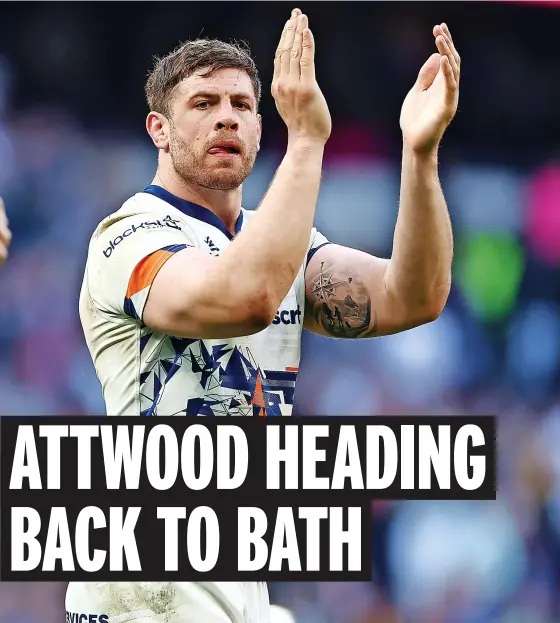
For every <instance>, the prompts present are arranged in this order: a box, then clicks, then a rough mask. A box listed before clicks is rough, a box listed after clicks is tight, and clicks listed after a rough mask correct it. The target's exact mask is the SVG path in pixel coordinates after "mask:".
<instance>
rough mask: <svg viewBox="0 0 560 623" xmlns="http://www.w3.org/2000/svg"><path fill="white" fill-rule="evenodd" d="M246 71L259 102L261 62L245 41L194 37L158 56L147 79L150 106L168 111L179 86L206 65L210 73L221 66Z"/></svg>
mask: <svg viewBox="0 0 560 623" xmlns="http://www.w3.org/2000/svg"><path fill="white" fill-rule="evenodd" d="M230 67H231V68H234V69H240V70H242V71H245V72H246V73H247V74H248V76H249V78H250V79H251V82H252V83H253V88H254V91H255V98H256V100H257V106H258V104H259V102H260V99H261V81H260V78H259V74H258V70H257V66H256V65H255V61H254V60H253V58H252V57H251V53H250V50H249V46H248V45H247V44H246V43H245V42H233V43H226V42H224V41H220V40H218V39H194V40H192V41H186V42H184V43H182V44H180V45H179V46H178V47H177V48H175V50H173V51H172V52H170V53H169V54H168V55H167V56H164V57H162V58H158V57H155V58H154V66H153V68H152V70H151V71H150V72H149V74H148V79H147V81H146V87H145V91H146V99H147V102H148V106H149V107H150V110H152V111H154V112H159V113H161V114H164V115H167V114H168V113H169V104H170V101H171V96H172V93H173V91H174V89H175V87H176V86H177V85H178V84H179V82H181V80H184V79H185V78H188V77H189V76H192V75H193V74H194V73H195V72H197V71H199V70H201V69H204V70H205V71H204V74H203V75H204V76H209V75H211V74H213V73H214V72H215V71H218V70H219V69H226V68H230Z"/></svg>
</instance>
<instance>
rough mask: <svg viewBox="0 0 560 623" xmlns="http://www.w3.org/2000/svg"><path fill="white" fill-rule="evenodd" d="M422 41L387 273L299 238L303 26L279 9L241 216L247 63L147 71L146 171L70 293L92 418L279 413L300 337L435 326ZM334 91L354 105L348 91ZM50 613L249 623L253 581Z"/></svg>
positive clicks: (244, 58)
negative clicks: (99, 398)
mask: <svg viewBox="0 0 560 623" xmlns="http://www.w3.org/2000/svg"><path fill="white" fill-rule="evenodd" d="M433 35H434V37H435V44H436V48H437V52H436V53H434V54H433V55H432V56H430V58H429V59H428V60H427V61H426V63H425V64H424V66H423V67H422V69H421V70H420V72H419V75H418V79H417V81H416V83H415V84H414V86H413V87H412V89H411V91H410V92H409V93H408V95H407V96H406V99H405V101H404V104H403V107H402V111H401V117H400V125H401V129H402V133H403V153H402V179H401V194H400V206H399V214H398V219H397V223H396V229H395V234H394V247H393V253H392V256H391V258H390V259H383V258H377V257H373V256H371V255H369V254H367V253H364V252H361V251H359V250H356V249H351V248H347V247H343V246H340V245H337V244H336V243H335V241H332V242H331V241H329V240H327V239H326V238H325V237H324V236H323V235H322V234H321V233H320V232H318V231H317V230H316V229H315V228H314V227H313V220H314V214H315V207H316V203H317V197H318V192H319V186H320V180H321V169H322V161H323V152H324V148H325V144H326V142H327V140H328V138H329V136H330V133H331V118H330V114H329V109H328V106H327V103H326V101H325V98H324V96H323V94H322V92H321V90H320V88H319V86H318V84H317V81H316V78H315V60H314V59H315V42H314V38H313V35H312V33H311V30H310V29H309V28H308V18H307V16H306V15H303V14H302V13H301V11H299V10H298V9H295V10H294V11H293V12H292V15H291V17H290V19H289V20H288V21H287V23H286V24H285V27H284V29H283V32H282V35H281V40H280V43H279V45H278V48H277V51H276V55H275V59H274V77H273V81H272V88H271V91H272V96H273V97H274V100H275V103H276V107H277V110H278V112H279V114H280V116H281V117H282V119H283V121H284V122H285V124H286V127H287V131H288V144H287V150H286V154H285V156H284V159H283V160H282V163H281V164H280V166H279V168H278V170H277V172H276V175H275V177H274V179H273V181H272V183H271V185H270V187H269V189H268V191H267V193H266V196H265V197H264V198H263V200H262V202H261V204H260V205H259V207H258V209H257V210H256V211H247V210H245V209H244V208H243V207H242V195H241V189H242V183H243V181H244V180H245V178H246V177H247V176H248V175H249V173H250V172H251V170H252V167H253V165H254V162H255V159H256V156H257V153H258V151H259V147H260V138H261V131H262V119H261V117H260V115H259V113H258V110H259V101H260V97H261V83H260V80H259V78H258V74H257V69H256V68H255V65H254V63H253V60H252V59H251V57H250V55H249V53H248V51H247V50H246V49H245V48H243V47H240V46H238V45H232V44H227V43H223V42H220V41H215V40H195V41H189V42H187V43H185V44H183V45H182V46H180V47H179V48H178V49H176V50H175V51H173V52H172V53H170V54H169V55H168V56H166V57H165V58H162V59H159V60H158V61H157V62H156V64H155V66H154V68H153V70H152V72H151V73H150V75H149V77H148V80H147V84H146V95H147V100H148V105H149V108H150V112H149V114H148V116H147V120H146V126H147V131H148V133H149V135H150V137H151V138H152V141H153V143H154V145H155V147H156V148H157V150H158V154H159V157H158V167H157V172H156V174H155V177H154V179H153V180H152V183H151V184H150V185H149V186H147V187H146V188H144V189H143V190H142V191H140V192H138V193H137V194H135V195H134V196H132V197H131V198H129V199H128V200H127V201H126V202H125V203H124V204H123V205H122V207H121V208H120V209H118V210H117V211H116V212H114V213H113V214H111V215H110V216H109V217H107V218H106V219H104V220H103V221H102V222H101V223H100V224H99V226H98V227H97V229H96V230H95V232H94V234H93V236H92V239H91V242H90V246H89V251H88V259H87V264H86V268H85V274H84V280H83V286H82V291H81V295H80V317H81V321H82V326H83V330H84V334H85V338H86V341H87V345H88V348H89V350H90V353H91V356H92V359H93V362H94V365H95V369H96V372H97V374H98V377H99V379H100V381H101V384H102V390H103V396H104V399H105V403H106V411H107V414H108V415H123V414H124V415H143V416H158V415H187V416H188V415H193V416H197V415H201V416H204V415H207V416H213V415H214V416H219V415H224V416H228V415H229V416H287V415H290V414H291V413H292V406H293V397H294V388H295V382H296V377H297V371H298V367H299V362H300V343H301V334H302V328H303V327H305V328H306V329H307V330H309V331H312V332H315V333H318V334H320V335H324V336H329V337H334V338H349V339H357V338H372V337H376V336H381V335H388V334H392V333H396V332H399V331H404V330H406V329H410V328H413V327H416V326H419V325H421V324H423V323H427V322H431V321H433V320H435V319H436V318H437V317H438V316H439V315H440V313H441V312H442V310H443V308H444V306H445V304H446V301H447V297H448V294H449V290H450V282H451V262H452V255H453V239H452V231H451V226H450V220H449V215H448V211H447V206H446V202H445V199H444V196H443V193H442V190H441V187H440V183H439V178H438V160H437V154H438V146H439V143H440V140H441V138H442V136H443V134H444V131H445V129H446V128H447V126H448V124H449V123H450V121H451V120H452V118H453V117H454V115H455V112H456V109H457V102H458V85H459V65H460V59H459V56H458V54H457V51H456V49H455V46H454V44H453V40H452V38H451V34H450V32H449V29H448V28H447V26H446V25H445V24H441V25H438V26H436V27H434V30H433ZM344 88H346V89H348V91H349V94H350V96H351V97H360V90H359V85H345V86H344ZM364 104H365V102H364ZM341 209H344V206H341ZM372 218H373V216H372ZM364 391H367V388H364ZM66 609H67V612H68V613H70V617H71V614H72V613H92V614H95V615H96V616H97V620H98V621H101V620H102V619H101V618H99V617H101V616H102V615H106V617H108V620H109V621H111V623H124V622H125V621H131V620H136V621H141V622H143V623H155V622H163V621H165V622H170V623H179V622H180V623H186V622H189V623H190V622H191V621H192V622H195V621H196V622H200V623H202V622H204V623H212V622H214V621H215V622H223V623H225V622H229V621H233V622H235V623H237V622H244V623H257V622H259V623H263V622H265V621H267V620H268V609H269V604H268V594H267V589H266V585H265V584H264V583H258V582H253V583H243V582H240V583H219V582H218V583H211V582H200V583H165V582H163V583H119V584H115V583H97V584H96V583H91V584H89V583H71V584H70V585H69V588H68V592H67V597H66Z"/></svg>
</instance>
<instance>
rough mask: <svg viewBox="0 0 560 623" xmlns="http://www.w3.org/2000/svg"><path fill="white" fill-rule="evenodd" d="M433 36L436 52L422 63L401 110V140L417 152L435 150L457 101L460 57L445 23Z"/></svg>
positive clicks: (437, 28)
mask: <svg viewBox="0 0 560 623" xmlns="http://www.w3.org/2000/svg"><path fill="white" fill-rule="evenodd" d="M434 37H435V42H436V46H437V49H438V53H435V54H432V56H430V58H429V59H428V60H427V61H426V62H425V63H424V66H423V67H422V69H421V70H420V73H419V74H418V79H417V80H416V83H415V84H414V86H413V87H412V89H411V90H410V91H409V93H408V95H407V96H406V98H405V100H404V103H403V106H402V110H401V118H400V125H401V130H402V132H403V138H404V141H405V143H406V144H407V145H408V146H409V147H410V148H411V149H412V150H413V151H415V152H417V153H429V152H431V151H433V150H435V149H437V147H438V145H439V142H440V140H441V138H442V137H443V134H444V132H445V130H446V128H447V126H448V125H449V124H450V123H451V120H452V119H453V117H454V116H455V113H456V112H457V104H458V102H459V77H460V72H461V59H460V57H459V54H458V52H457V50H456V49H455V45H454V43H453V39H452V38H451V33H450V32H449V28H448V27H447V25H446V24H441V25H439V26H435V27H434Z"/></svg>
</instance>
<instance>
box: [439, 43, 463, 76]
mask: <svg viewBox="0 0 560 623" xmlns="http://www.w3.org/2000/svg"><path fill="white" fill-rule="evenodd" d="M436 46H437V49H438V51H439V53H440V54H441V55H442V56H447V58H448V60H449V63H450V65H451V69H452V70H453V76H454V78H455V80H456V81H457V82H458V81H459V65H457V61H456V59H455V57H454V56H453V54H452V52H451V48H450V47H449V43H448V40H447V38H446V37H444V36H443V35H438V36H437V37H436Z"/></svg>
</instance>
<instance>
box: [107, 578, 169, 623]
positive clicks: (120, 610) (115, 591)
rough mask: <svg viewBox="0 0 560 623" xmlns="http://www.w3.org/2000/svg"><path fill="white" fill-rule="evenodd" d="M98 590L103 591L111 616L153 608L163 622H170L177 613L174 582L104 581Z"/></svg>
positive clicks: (108, 612)
mask: <svg viewBox="0 0 560 623" xmlns="http://www.w3.org/2000/svg"><path fill="white" fill-rule="evenodd" d="M97 590H99V591H100V592H102V594H103V596H102V603H103V605H104V608H105V611H106V612H107V614H108V615H109V616H111V617H113V616H118V615H120V614H125V613H128V612H136V611H138V610H151V611H152V612H153V613H154V615H156V616H158V617H161V618H160V620H161V623H168V621H169V620H170V619H171V617H172V616H174V615H175V614H176V612H175V609H174V606H175V604H174V603H173V602H174V599H175V586H174V583H173V582H106V583H105V582H103V583H100V584H97Z"/></svg>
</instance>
